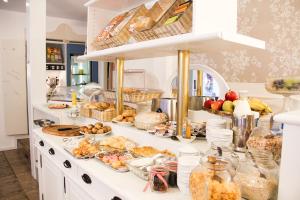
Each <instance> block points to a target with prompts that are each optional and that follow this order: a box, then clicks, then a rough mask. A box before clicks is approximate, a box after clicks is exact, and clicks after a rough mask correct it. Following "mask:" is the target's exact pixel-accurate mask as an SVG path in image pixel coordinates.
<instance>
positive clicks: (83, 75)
mask: <svg viewBox="0 0 300 200" xmlns="http://www.w3.org/2000/svg"><path fill="white" fill-rule="evenodd" d="M77 57H78V55H71V85H72V86H77V85H86V84H88V83H90V82H91V66H90V62H87V61H78V59H77Z"/></svg>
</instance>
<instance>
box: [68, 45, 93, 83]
mask: <svg viewBox="0 0 300 200" xmlns="http://www.w3.org/2000/svg"><path fill="white" fill-rule="evenodd" d="M84 51H85V45H84V44H67V86H81V85H86V84H88V83H91V82H94V83H98V62H90V61H79V60H78V56H81V55H83V54H84Z"/></svg>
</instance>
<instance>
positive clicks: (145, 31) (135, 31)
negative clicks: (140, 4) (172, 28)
mask: <svg viewBox="0 0 300 200" xmlns="http://www.w3.org/2000/svg"><path fill="white" fill-rule="evenodd" d="M175 1H176V0H158V1H157V2H156V3H154V4H153V6H152V7H151V8H150V9H149V10H148V12H147V13H145V15H143V16H140V17H138V18H136V19H135V21H134V22H133V23H132V24H130V31H131V34H132V36H133V37H134V39H135V40H136V41H138V42H141V41H145V40H153V39H157V38H159V36H158V35H157V34H156V33H155V31H154V29H155V27H159V26H161V25H162V23H163V20H161V19H162V18H163V16H164V15H165V14H166V12H167V11H168V10H169V9H170V7H171V6H172V5H173V4H174V2H175Z"/></svg>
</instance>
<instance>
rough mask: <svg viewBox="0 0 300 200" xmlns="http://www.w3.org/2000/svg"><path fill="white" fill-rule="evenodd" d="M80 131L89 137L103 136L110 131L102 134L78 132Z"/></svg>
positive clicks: (109, 132)
mask: <svg viewBox="0 0 300 200" xmlns="http://www.w3.org/2000/svg"><path fill="white" fill-rule="evenodd" d="M80 133H82V134H83V135H84V136H86V137H91V138H92V137H104V136H107V135H109V134H111V133H112V131H108V132H106V133H103V134H87V133H83V132H80Z"/></svg>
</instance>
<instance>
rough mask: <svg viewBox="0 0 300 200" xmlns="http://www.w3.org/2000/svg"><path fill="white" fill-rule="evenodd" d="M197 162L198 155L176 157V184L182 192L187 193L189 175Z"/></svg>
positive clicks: (198, 161)
mask: <svg viewBox="0 0 300 200" xmlns="http://www.w3.org/2000/svg"><path fill="white" fill-rule="evenodd" d="M199 163H200V156H182V157H179V158H178V166H177V185H178V188H179V190H180V191H181V193H182V194H184V195H187V194H189V182H190V175H191V172H192V170H193V169H194V168H195V167H196V166H198V165H199Z"/></svg>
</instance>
